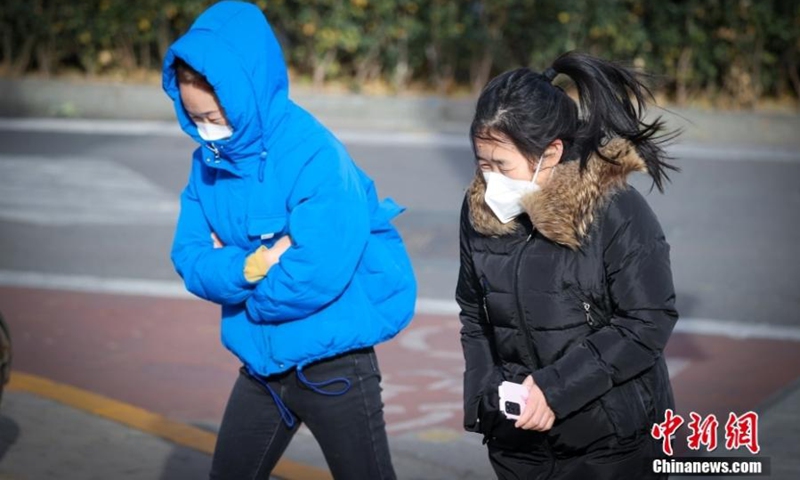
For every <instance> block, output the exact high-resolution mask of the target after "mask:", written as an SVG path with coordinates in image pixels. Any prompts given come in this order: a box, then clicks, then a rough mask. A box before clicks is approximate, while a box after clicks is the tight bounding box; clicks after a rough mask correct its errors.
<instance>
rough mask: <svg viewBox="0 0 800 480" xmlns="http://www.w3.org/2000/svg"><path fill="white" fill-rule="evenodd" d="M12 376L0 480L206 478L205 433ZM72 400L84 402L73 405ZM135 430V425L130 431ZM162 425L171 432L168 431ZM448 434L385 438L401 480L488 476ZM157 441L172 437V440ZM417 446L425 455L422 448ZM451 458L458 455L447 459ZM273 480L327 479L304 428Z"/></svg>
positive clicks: (1, 421) (471, 447)
mask: <svg viewBox="0 0 800 480" xmlns="http://www.w3.org/2000/svg"><path fill="white" fill-rule="evenodd" d="M15 375H16V377H18V378H20V377H21V378H22V380H17V381H15V380H14V379H13V377H12V383H11V385H10V387H11V388H10V389H9V391H6V392H5V393H4V396H3V397H4V398H3V404H2V408H0V480H92V479H97V480H107V479H114V480H152V479H159V480H190V479H202V478H207V477H208V471H209V469H210V467H211V455H210V454H211V452H212V451H213V440H214V435H213V434H211V433H209V432H208V431H206V430H203V429H200V428H197V427H194V426H191V425H182V426H181V425H176V424H175V422H171V421H169V420H167V419H163V418H160V417H159V416H158V415H155V414H151V413H149V412H143V411H141V409H138V408H137V407H133V406H131V405H125V404H123V403H121V402H116V401H114V400H111V399H103V398H99V397H98V396H96V395H94V394H92V393H90V392H82V391H79V390H78V389H74V388H72V387H68V386H63V385H57V384H51V383H50V382H46V381H43V383H47V384H50V386H51V391H50V392H47V393H46V395H37V394H36V393H32V392H30V391H26V390H34V389H36V388H33V389H32V388H30V387H29V384H31V383H36V382H39V380H40V379H37V378H35V377H31V376H29V375H26V374H21V373H17V374H15ZM59 388H61V389H63V390H68V391H69V392H70V394H67V395H65V394H64V393H63V390H62V392H60V393H58V392H57V393H55V394H53V395H52V396H53V397H60V398H58V399H57V400H54V399H52V398H45V397H46V396H47V395H51V393H52V390H53V389H59ZM40 393H42V392H40ZM70 396H72V397H81V396H83V398H81V399H77V400H76V399H75V398H69V397H70ZM59 400H60V401H59ZM64 402H67V403H72V404H73V405H68V404H66V403H64ZM98 404H100V405H99V406H98ZM87 410H95V411H94V412H90V411H87ZM142 415H144V416H147V419H146V421H144V422H137V421H136V418H135V417H137V416H142ZM131 417H133V418H131ZM136 423H138V424H139V425H138V426H132V425H131V424H136ZM159 423H162V425H158V424H159ZM163 423H168V424H171V425H167V426H166V427H165V426H164V425H163ZM170 427H171V428H170ZM176 429H182V430H183V431H184V433H187V434H188V436H187V435H176V434H174V430H176ZM143 430H144V431H143ZM170 430H173V431H172V432H170ZM445 435H446V434H444V433H443V434H442V437H441V438H440V439H437V438H436V436H435V434H431V433H429V434H428V437H427V438H426V439H425V440H424V441H423V442H420V439H419V438H416V436H415V435H400V436H392V437H390V444H391V449H392V455H393V461H394V465H395V469H396V471H397V474H398V477H399V478H401V479H408V480H412V479H413V480H449V479H452V478H456V477H457V478H460V479H462V480H479V479H485V478H490V477H491V469H490V467H489V465H488V460H486V455H485V447H483V445H482V444H481V442H480V438H479V437H478V436H477V435H467V434H464V435H462V437H461V438H460V439H456V440H455V444H454V439H452V438H449V437H448V438H445ZM162 436H171V437H173V440H172V441H170V440H166V439H164V438H162ZM209 440H210V441H209ZM439 440H442V441H439ZM445 440H446V444H445V442H444V441H445ZM422 444H424V446H425V448H424V449H421V448H420V446H421V445H422ZM54 446H55V447H58V448H54ZM454 451H457V452H458V455H452V453H453V452H454ZM448 453H449V454H448ZM272 478H273V479H276V480H277V479H282V480H324V479H329V478H331V477H330V474H329V473H328V472H327V466H326V463H325V459H324V457H323V455H322V452H321V451H320V449H319V447H318V446H317V443H316V441H315V440H314V438H313V437H312V435H311V434H310V432H308V430H306V429H305V428H301V430H300V431H299V432H298V433H297V435H296V436H295V438H294V439H293V440H292V443H291V444H290V446H289V448H288V450H287V451H286V453H285V455H284V457H283V459H282V460H281V463H279V465H278V467H277V468H276V469H275V471H274V472H273V477H272Z"/></svg>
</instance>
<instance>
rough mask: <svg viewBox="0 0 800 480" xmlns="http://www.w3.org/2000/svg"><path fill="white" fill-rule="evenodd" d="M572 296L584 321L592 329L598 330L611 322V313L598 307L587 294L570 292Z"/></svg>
mask: <svg viewBox="0 0 800 480" xmlns="http://www.w3.org/2000/svg"><path fill="white" fill-rule="evenodd" d="M572 296H573V298H574V299H575V300H577V301H578V304H579V307H580V309H581V312H583V316H584V319H585V322H586V324H587V325H589V327H591V328H592V330H599V329H600V328H603V327H606V326H608V325H610V324H611V315H610V314H609V313H608V312H606V311H605V310H604V309H603V308H600V307H598V306H597V303H596V302H594V301H592V300H591V298H589V295H585V294H583V293H577V292H572Z"/></svg>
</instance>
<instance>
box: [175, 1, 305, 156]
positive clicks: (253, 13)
mask: <svg viewBox="0 0 800 480" xmlns="http://www.w3.org/2000/svg"><path fill="white" fill-rule="evenodd" d="M176 58H180V59H182V60H183V61H185V62H186V63H188V64H189V65H190V66H191V67H192V68H194V69H195V70H196V71H197V72H199V73H200V74H202V75H203V76H205V78H206V79H207V80H208V82H209V83H210V84H211V86H212V87H213V88H214V91H215V93H216V94H217V98H218V99H219V102H220V104H221V106H222V108H223V110H224V112H225V116H226V118H227V119H228V122H229V124H230V125H231V127H232V128H233V136H231V137H230V138H228V139H225V140H221V141H216V142H213V144H214V145H213V147H214V148H218V149H220V151H221V152H222V160H223V162H224V164H225V165H227V168H228V169H231V170H241V165H240V166H239V168H237V166H236V165H235V164H236V163H237V162H243V161H244V160H246V159H247V158H249V157H256V156H258V155H260V154H262V153H263V152H268V151H269V148H270V147H271V146H272V143H273V142H274V140H275V138H276V137H277V134H278V131H279V129H280V128H281V127H282V124H283V123H284V122H283V120H284V117H285V116H286V114H287V110H288V108H289V104H290V102H289V81H288V76H287V72H286V63H285V61H284V58H283V51H282V50H281V47H280V44H279V43H278V40H277V39H276V38H275V34H274V33H273V31H272V28H271V27H270V25H269V23H267V20H266V18H265V17H264V14H263V13H262V12H261V10H259V9H258V7H256V6H255V5H253V4H250V3H245V2H235V1H226V2H220V3H217V4H215V5H214V6H212V7H211V8H209V9H208V10H206V11H205V12H204V13H203V14H202V15H200V16H199V17H198V18H197V20H195V22H194V24H192V26H191V28H190V29H189V31H188V32H186V34H184V35H183V36H182V37H180V38H179V39H178V40H177V41H176V42H175V43H174V44H172V46H171V47H170V49H169V50H168V51H167V54H166V56H165V58H164V67H163V76H162V86H163V88H164V91H165V92H166V93H167V95H169V97H170V98H171V99H172V101H173V104H174V106H175V113H176V115H177V117H178V122H179V123H180V125H181V128H183V130H184V131H185V132H186V133H187V134H188V135H189V136H191V137H192V138H193V139H195V140H196V141H197V142H198V143H199V144H201V145H204V146H206V147H208V146H209V144H208V142H206V141H205V140H203V139H201V138H200V136H199V135H198V133H197V126H196V125H195V123H194V122H193V121H192V120H191V119H190V118H189V116H188V114H187V113H186V110H185V109H184V108H183V104H182V102H181V98H180V91H179V89H178V82H177V78H176V75H175V69H174V68H173V63H174V62H175V59H176ZM223 168H226V167H223Z"/></svg>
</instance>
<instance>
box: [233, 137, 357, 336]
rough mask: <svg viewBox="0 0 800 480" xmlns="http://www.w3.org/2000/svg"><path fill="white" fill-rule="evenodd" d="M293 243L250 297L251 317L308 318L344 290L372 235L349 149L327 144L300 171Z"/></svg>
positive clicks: (293, 214)
mask: <svg viewBox="0 0 800 480" xmlns="http://www.w3.org/2000/svg"><path fill="white" fill-rule="evenodd" d="M289 208H290V212H289V235H290V236H291V238H292V246H291V247H290V248H289V250H287V251H286V252H285V253H284V254H283V256H281V259H280V262H279V263H278V264H276V265H275V266H273V267H272V268H271V269H270V271H269V273H268V274H267V276H266V277H265V278H264V279H263V280H262V281H261V282H260V283H259V285H258V287H257V288H256V291H255V293H254V294H253V296H252V297H250V298H249V299H248V300H247V311H248V313H249V315H250V318H251V319H253V320H254V321H259V322H270V323H273V322H285V321H291V320H296V319H300V318H305V317H307V316H309V315H311V314H313V313H314V312H317V311H319V310H321V309H322V308H324V307H325V306H326V305H328V304H329V303H331V302H332V301H333V300H335V299H336V298H337V297H338V296H339V295H341V294H342V292H344V290H345V288H346V287H347V285H348V284H349V283H350V281H351V279H352V278H353V275H354V274H355V270H356V267H357V265H358V262H359V261H360V259H361V256H362V254H363V252H364V249H365V247H366V243H367V240H368V237H369V212H368V203H367V197H366V193H365V191H364V187H363V186H362V184H361V181H360V177H359V175H358V172H357V170H356V168H355V165H354V164H353V163H352V161H351V160H350V158H349V156H347V153H346V152H344V151H342V150H340V149H338V148H325V149H324V150H322V151H319V152H317V153H316V155H314V156H313V158H312V159H311V160H310V161H309V162H307V163H306V165H305V166H304V167H303V169H302V170H301V171H300V173H299V176H298V177H297V181H296V183H295V185H294V188H293V189H292V193H291V194H290V196H289Z"/></svg>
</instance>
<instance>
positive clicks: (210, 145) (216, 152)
mask: <svg viewBox="0 0 800 480" xmlns="http://www.w3.org/2000/svg"><path fill="white" fill-rule="evenodd" d="M207 145H208V149H209V150H211V151H212V152H214V160H217V161H219V149H218V148H217V146H216V145H214V144H213V143H208V144H207Z"/></svg>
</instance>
